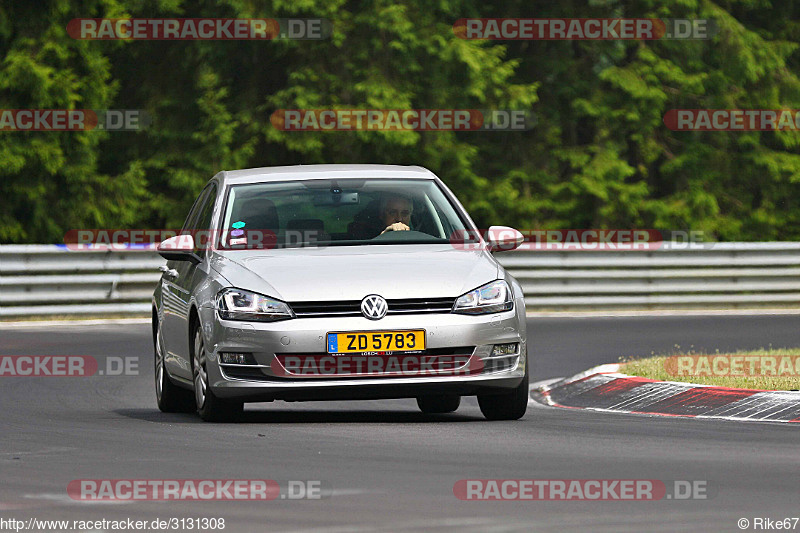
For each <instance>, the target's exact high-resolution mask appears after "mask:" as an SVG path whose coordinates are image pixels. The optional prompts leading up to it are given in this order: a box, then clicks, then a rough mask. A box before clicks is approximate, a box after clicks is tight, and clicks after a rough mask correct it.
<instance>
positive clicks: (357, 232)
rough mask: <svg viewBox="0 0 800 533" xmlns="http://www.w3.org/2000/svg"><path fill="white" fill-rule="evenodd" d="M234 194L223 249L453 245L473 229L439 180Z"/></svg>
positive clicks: (276, 185) (303, 185)
mask: <svg viewBox="0 0 800 533" xmlns="http://www.w3.org/2000/svg"><path fill="white" fill-rule="evenodd" d="M227 195H228V197H227V199H226V202H225V210H224V214H223V219H222V226H221V230H222V231H221V237H222V238H221V239H220V247H221V248H223V249H239V248H243V249H249V248H290V247H305V246H353V245H364V244H392V245H394V244H425V243H431V244H434V243H446V242H449V241H450V239H451V237H452V236H453V235H457V234H463V233H464V231H465V230H466V227H467V226H466V224H465V222H464V220H463V218H462V217H461V216H460V215H459V213H458V212H457V210H456V209H455V207H454V206H453V205H452V204H451V203H450V201H448V199H447V197H446V196H445V194H444V193H443V192H442V190H441V189H440V188H439V186H438V185H437V184H436V182H434V181H433V180H387V179H337V180H306V181H288V182H270V183H253V184H246V185H234V186H231V187H230V188H229V189H228V193H227Z"/></svg>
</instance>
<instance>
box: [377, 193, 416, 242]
mask: <svg viewBox="0 0 800 533" xmlns="http://www.w3.org/2000/svg"><path fill="white" fill-rule="evenodd" d="M413 213H414V204H413V203H412V202H411V200H410V199H409V198H407V197H405V196H402V195H399V194H392V195H389V196H386V197H384V198H382V199H381V202H380V206H379V209H378V217H379V218H380V220H381V221H382V222H383V223H384V224H385V225H386V228H384V230H383V231H381V233H380V234H381V235H383V234H384V233H386V232H387V231H408V230H410V229H411V215H412V214H413Z"/></svg>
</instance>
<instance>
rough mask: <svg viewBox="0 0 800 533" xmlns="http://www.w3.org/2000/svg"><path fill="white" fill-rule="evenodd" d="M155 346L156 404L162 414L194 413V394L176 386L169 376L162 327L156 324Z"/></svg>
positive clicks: (154, 333)
mask: <svg viewBox="0 0 800 533" xmlns="http://www.w3.org/2000/svg"><path fill="white" fill-rule="evenodd" d="M153 344H154V345H155V377H156V381H155V385H156V403H158V408H159V409H160V410H161V412H162V413H191V412H192V411H194V399H193V398H192V392H191V391H188V390H186V389H182V388H180V387H178V386H177V385H175V384H174V383H173V382H172V381H171V380H170V379H169V376H168V375H167V369H166V367H165V365H164V348H163V346H164V343H163V339H162V338H161V326H160V325H159V324H158V322H156V324H155V328H154V331H153Z"/></svg>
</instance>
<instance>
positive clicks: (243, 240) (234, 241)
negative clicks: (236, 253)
mask: <svg viewBox="0 0 800 533" xmlns="http://www.w3.org/2000/svg"><path fill="white" fill-rule="evenodd" d="M246 243H247V237H242V238H241V239H231V240H230V243H229V244H230V245H231V246H233V245H236V244H246Z"/></svg>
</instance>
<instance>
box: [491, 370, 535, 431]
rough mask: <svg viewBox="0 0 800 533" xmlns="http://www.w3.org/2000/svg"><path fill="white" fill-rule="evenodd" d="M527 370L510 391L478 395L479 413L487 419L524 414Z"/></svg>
mask: <svg viewBox="0 0 800 533" xmlns="http://www.w3.org/2000/svg"><path fill="white" fill-rule="evenodd" d="M529 394H530V391H529V390H528V370H527V369H526V370H525V377H523V378H522V382H521V383H520V384H519V385H517V386H516V387H515V388H514V389H512V390H511V392H506V393H503V394H486V395H481V394H479V395H478V405H479V406H480V408H481V413H483V416H485V417H486V418H487V419H488V420H518V419H520V418H522V417H523V416H524V415H525V411H526V410H527V409H528V395H529Z"/></svg>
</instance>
